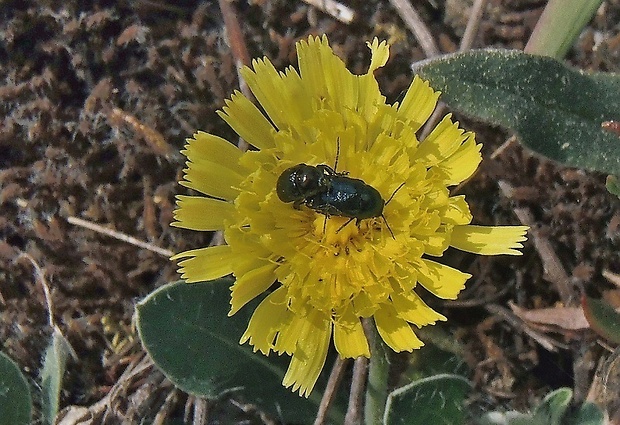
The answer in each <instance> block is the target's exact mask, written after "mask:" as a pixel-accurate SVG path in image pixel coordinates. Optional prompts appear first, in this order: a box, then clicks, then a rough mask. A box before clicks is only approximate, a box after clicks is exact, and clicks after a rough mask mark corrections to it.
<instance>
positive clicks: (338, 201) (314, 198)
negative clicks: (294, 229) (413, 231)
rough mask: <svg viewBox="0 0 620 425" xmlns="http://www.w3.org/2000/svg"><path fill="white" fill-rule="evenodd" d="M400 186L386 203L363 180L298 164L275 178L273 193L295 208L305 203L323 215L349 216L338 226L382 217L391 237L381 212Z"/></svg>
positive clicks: (324, 167) (326, 168)
mask: <svg viewBox="0 0 620 425" xmlns="http://www.w3.org/2000/svg"><path fill="white" fill-rule="evenodd" d="M403 185H404V183H403V184H401V185H400V186H399V187H398V189H396V190H395V191H394V193H392V196H390V199H388V201H387V202H386V201H384V200H383V197H382V196H381V194H380V193H379V191H378V190H377V189H375V188H374V187H372V186H370V185H368V184H366V183H365V182H364V181H363V180H360V179H354V178H352V177H347V175H346V173H338V172H336V171H335V170H334V169H332V168H331V167H329V166H327V165H324V164H322V165H317V166H312V165H306V164H297V165H295V166H293V167H290V168H287V169H286V170H284V172H283V173H282V174H281V175H280V177H278V182H277V184H276V193H277V195H278V198H280V200H281V201H282V202H285V203H289V202H293V206H294V207H295V208H299V207H300V206H301V205H305V206H307V207H308V208H310V209H312V210H314V211H316V212H319V213H321V214H325V216H326V217H329V216H332V215H334V216H340V217H349V218H350V220H348V221H347V222H346V223H345V224H344V225H343V226H341V228H340V229H342V228H343V227H345V226H346V225H347V224H349V223H350V222H351V221H352V220H354V219H356V222H357V223H358V224H359V222H360V220H364V219H366V218H373V217H381V218H383V221H385V224H386V226H387V228H388V230H389V231H390V234H391V235H392V237H394V234H393V233H392V229H390V226H389V225H388V224H387V221H386V220H385V216H384V215H383V208H384V207H385V205H386V204H387V203H388V202H390V201H391V200H392V198H393V197H394V195H395V194H396V192H397V191H398V190H399V189H400V188H401V187H403ZM340 229H338V230H340Z"/></svg>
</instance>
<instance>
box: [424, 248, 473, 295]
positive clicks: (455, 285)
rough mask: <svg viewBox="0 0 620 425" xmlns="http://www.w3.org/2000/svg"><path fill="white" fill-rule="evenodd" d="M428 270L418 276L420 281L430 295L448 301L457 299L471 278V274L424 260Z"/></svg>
mask: <svg viewBox="0 0 620 425" xmlns="http://www.w3.org/2000/svg"><path fill="white" fill-rule="evenodd" d="M422 262H423V263H424V265H425V266H426V270H424V271H423V272H422V273H420V274H419V275H418V281H419V282H420V283H421V284H422V286H424V287H425V288H426V289H427V290H428V291H429V292H430V293H432V294H433V295H435V296H436V297H439V298H444V299H448V300H454V299H456V296H457V295H458V293H459V292H461V291H462V290H463V288H465V282H466V281H467V279H469V278H470V277H471V275H470V274H469V273H463V272H462V271H460V270H457V269H454V268H452V267H449V266H446V265H444V264H440V263H436V262H434V261H431V260H427V259H424V258H423V259H422Z"/></svg>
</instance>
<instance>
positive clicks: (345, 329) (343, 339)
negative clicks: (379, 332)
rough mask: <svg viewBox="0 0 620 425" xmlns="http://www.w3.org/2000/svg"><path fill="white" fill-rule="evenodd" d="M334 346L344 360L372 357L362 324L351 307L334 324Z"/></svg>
mask: <svg viewBox="0 0 620 425" xmlns="http://www.w3.org/2000/svg"><path fill="white" fill-rule="evenodd" d="M334 346H335V347H336V351H338V354H339V355H340V357H342V358H347V357H348V358H356V357H359V356H364V357H370V348H369V347H368V340H367V339H366V335H365V334H364V329H363V328H362V323H361V322H360V319H359V317H357V316H355V314H354V313H353V309H352V308H350V306H349V308H347V310H346V312H345V314H343V315H342V316H341V317H339V318H338V320H336V321H335V322H334Z"/></svg>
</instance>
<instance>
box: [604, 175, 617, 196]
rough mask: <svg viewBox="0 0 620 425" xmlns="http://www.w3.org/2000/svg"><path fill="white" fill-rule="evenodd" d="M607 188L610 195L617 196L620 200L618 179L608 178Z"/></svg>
mask: <svg viewBox="0 0 620 425" xmlns="http://www.w3.org/2000/svg"><path fill="white" fill-rule="evenodd" d="M605 186H606V187H607V190H608V191H609V193H611V194H613V195H616V196H617V197H618V198H620V183H618V177H616V176H607V181H606V182H605Z"/></svg>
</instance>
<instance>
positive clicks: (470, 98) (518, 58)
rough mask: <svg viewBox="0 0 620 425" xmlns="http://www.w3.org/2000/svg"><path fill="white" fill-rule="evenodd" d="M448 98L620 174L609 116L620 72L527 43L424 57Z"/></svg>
mask: <svg viewBox="0 0 620 425" xmlns="http://www.w3.org/2000/svg"><path fill="white" fill-rule="evenodd" d="M414 68H415V71H416V72H418V73H419V74H420V75H421V76H422V77H423V78H425V79H428V80H429V81H430V83H431V85H432V86H433V87H434V88H435V89H438V90H441V91H442V97H441V100H443V101H444V102H446V103H447V104H448V105H450V106H451V107H454V108H456V109H458V110H460V111H462V112H464V113H465V114H468V115H471V116H474V117H476V118H479V119H481V120H483V121H486V122H489V123H492V124H496V125H501V126H504V127H508V128H510V129H512V130H513V131H515V132H516V133H517V134H518V135H519V137H520V139H521V141H522V143H523V144H525V145H526V146H528V147H529V148H530V149H532V150H534V151H536V152H538V153H540V154H542V155H545V156H547V157H549V158H551V159H554V160H556V161H559V162H561V163H563V164H566V165H569V166H574V167H581V168H587V169H591V170H598V171H602V172H606V173H608V174H620V140H619V139H618V136H617V135H615V134H612V133H610V132H608V131H605V130H603V129H602V128H601V124H602V123H603V122H605V121H611V120H614V119H617V118H618V117H619V116H620V77H618V76H617V75H612V74H586V73H583V72H579V71H576V70H573V69H570V68H568V67H566V66H564V65H563V64H562V63H560V62H558V61H557V60H555V59H551V58H548V57H541V56H534V55H528V54H525V53H522V52H520V51H509V50H474V51H470V52H466V53H458V54H454V55H448V56H444V57H441V58H437V59H431V60H427V61H423V62H420V63H419V64H417V65H416V66H415V67H414Z"/></svg>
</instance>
